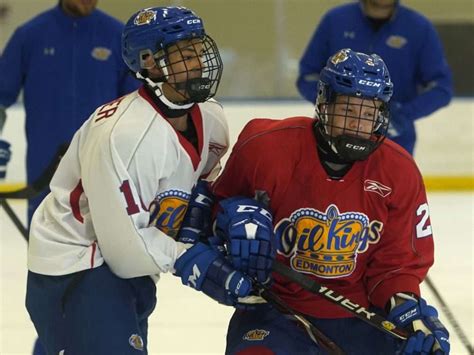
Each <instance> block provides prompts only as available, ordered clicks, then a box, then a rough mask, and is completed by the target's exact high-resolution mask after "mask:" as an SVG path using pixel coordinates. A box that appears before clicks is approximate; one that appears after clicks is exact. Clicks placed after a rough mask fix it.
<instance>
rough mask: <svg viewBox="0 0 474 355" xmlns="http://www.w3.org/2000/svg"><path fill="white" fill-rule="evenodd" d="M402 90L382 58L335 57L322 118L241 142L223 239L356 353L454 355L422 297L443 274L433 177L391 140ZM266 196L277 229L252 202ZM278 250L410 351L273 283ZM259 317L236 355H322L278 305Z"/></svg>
mask: <svg viewBox="0 0 474 355" xmlns="http://www.w3.org/2000/svg"><path fill="white" fill-rule="evenodd" d="M392 91H393V85H392V82H391V80H390V76H389V73H388V70H387V67H386V66H385V63H384V62H383V60H382V59H381V58H380V57H378V56H377V55H371V56H369V55H366V54H363V53H357V52H354V51H352V50H350V49H344V50H341V51H339V52H338V53H336V54H335V55H333V56H332V57H331V58H330V59H329V60H328V61H327V64H326V67H325V68H324V69H323V70H322V72H321V76H320V81H319V91H318V98H317V102H316V117H315V119H312V118H309V117H292V118H287V119H283V120H271V119H255V120H252V121H251V122H250V123H249V124H248V125H247V126H246V127H245V128H244V130H243V131H242V132H241V134H240V136H239V139H238V142H237V143H236V145H235V146H234V148H233V151H232V154H231V156H230V158H229V160H228V162H227V165H226V167H225V170H224V172H223V173H222V175H221V176H220V178H219V179H218V180H217V182H216V183H215V185H214V188H213V190H214V194H215V195H216V197H217V198H218V199H224V200H223V201H221V202H220V205H221V207H222V210H221V212H219V213H218V215H217V223H216V231H217V232H218V234H220V235H223V236H224V238H225V239H226V240H225V241H226V245H227V252H228V253H229V257H230V259H231V260H232V262H233V264H234V266H236V267H237V268H238V269H240V270H241V271H244V272H245V273H247V274H249V275H251V276H252V277H254V278H255V279H256V280H257V281H260V282H265V281H266V280H267V278H268V277H271V279H272V280H273V283H272V290H273V291H274V292H275V293H277V294H278V295H279V296H280V297H281V299H283V301H284V302H286V303H287V304H288V305H289V306H291V307H292V308H293V309H295V310H297V311H298V312H300V313H302V314H304V315H306V316H307V317H308V318H309V319H310V320H311V321H312V322H313V324H314V325H316V326H317V327H318V328H319V329H320V330H321V331H322V332H323V333H325V334H326V335H327V336H328V337H329V338H331V339H332V340H333V341H334V342H335V343H337V344H338V345H339V346H340V347H341V348H342V349H343V350H344V351H345V352H346V353H348V354H394V353H396V352H397V351H400V350H402V352H403V353H405V354H415V353H416V354H420V353H422V354H425V353H431V352H434V351H435V350H434V349H437V350H436V351H437V353H439V354H447V353H449V341H448V337H449V334H448V332H447V330H446V329H445V328H444V327H443V326H442V325H441V323H440V322H439V320H438V318H437V316H438V314H437V311H436V309H435V308H434V307H432V306H429V305H427V303H426V301H425V300H424V299H423V298H422V297H421V295H420V287H419V285H420V283H421V282H422V281H423V279H424V277H425V276H426V274H427V272H428V269H429V268H430V266H431V265H432V264H433V236H432V230H431V224H430V215H429V208H428V203H427V199H426V193H425V188H424V185H423V181H422V177H421V175H420V172H419V171H418V169H417V167H416V164H415V162H414V161H413V159H412V158H411V156H410V155H409V154H408V153H407V152H406V151H404V150H403V149H402V148H401V147H400V146H398V145H397V144H395V143H393V142H392V141H390V140H388V139H385V136H386V133H387V128H388V125H389V112H388V104H389V101H390V97H391V95H392ZM262 193H266V194H267V195H268V210H269V211H271V213H272V214H273V224H274V227H273V225H272V222H271V216H270V217H269V215H268V211H266V208H265V207H264V206H263V205H261V204H259V203H258V202H255V201H254V200H252V199H251V198H253V197H254V196H255V195H256V194H257V195H258V194H260V195H261V194H262ZM236 196H242V197H236ZM226 198H227V199H226ZM272 230H273V232H274V234H273V233H272ZM270 244H272V245H273V246H274V248H276V247H277V248H278V250H277V259H278V260H279V261H281V262H283V263H285V264H287V265H289V266H290V267H291V268H292V269H293V270H294V271H297V272H299V273H302V274H304V275H305V276H306V277H308V278H315V279H317V280H318V281H319V282H320V283H321V284H323V285H324V286H327V287H329V288H331V289H332V290H335V291H336V292H338V293H340V294H342V295H344V296H346V297H348V298H349V299H350V300H352V301H353V302H355V303H357V304H359V305H362V306H364V307H367V308H369V307H370V308H371V309H374V310H375V309H377V310H378V311H380V312H382V313H383V314H384V316H386V317H387V318H388V319H389V320H391V321H392V322H393V323H395V324H396V325H398V326H400V327H406V328H407V329H410V330H412V331H415V333H413V335H412V336H410V337H409V339H408V340H407V341H406V342H400V341H398V340H397V339H395V338H393V337H391V336H389V335H386V334H384V333H382V332H380V331H379V330H377V329H376V328H374V327H371V326H370V325H368V324H366V323H364V322H362V321H361V320H359V319H357V318H355V317H353V316H352V315H351V314H350V313H348V312H347V311H345V310H344V309H342V308H340V307H338V306H337V305H335V304H332V303H330V302H328V301H327V300H325V299H323V298H322V297H320V296H318V295H315V294H313V293H310V292H308V291H306V290H304V289H302V287H300V286H299V285H297V284H295V283H292V282H290V281H288V280H287V279H286V278H284V277H282V276H281V275H279V274H277V273H275V272H274V273H271V261H272V258H273V255H274V252H273V251H272V248H271V247H269V245H270ZM254 308H255V309H254V310H239V309H238V310H236V312H235V313H234V315H233V317H232V320H231V321H230V324H229V332H228V336H227V354H240V355H243V354H245V355H250V354H255V355H256V354H278V355H283V354H288V355H289V354H291V355H293V354H319V353H322V351H323V350H322V349H321V348H320V347H319V346H318V345H316V344H315V343H314V342H313V341H312V340H311V339H310V337H309V336H308V335H307V334H306V333H305V331H304V329H303V328H301V327H299V326H297V324H296V323H295V322H294V321H293V320H291V319H289V318H288V317H287V315H285V314H283V313H281V312H279V311H277V310H276V309H275V308H273V307H272V306H271V305H269V304H259V305H255V306H254Z"/></svg>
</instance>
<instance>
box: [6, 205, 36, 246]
mask: <svg viewBox="0 0 474 355" xmlns="http://www.w3.org/2000/svg"><path fill="white" fill-rule="evenodd" d="M0 206H2V207H3V209H4V210H5V212H6V213H7V215H8V217H10V219H11V221H12V222H13V224H14V225H15V227H16V228H17V229H18V231H19V232H20V234H21V235H22V237H23V238H25V240H26V242H28V239H29V238H28V229H26V228H25V226H24V225H23V223H22V222H21V221H20V219H19V218H18V216H17V215H16V214H15V212H14V211H13V209H12V208H11V207H10V205H9V204H8V202H7V201H6V200H4V199H3V198H0Z"/></svg>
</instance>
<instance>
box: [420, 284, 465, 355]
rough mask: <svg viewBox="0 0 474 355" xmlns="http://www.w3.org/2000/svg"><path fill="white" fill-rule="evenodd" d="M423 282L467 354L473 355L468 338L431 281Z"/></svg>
mask: <svg viewBox="0 0 474 355" xmlns="http://www.w3.org/2000/svg"><path fill="white" fill-rule="evenodd" d="M425 282H426V284H427V286H428V288H429V289H430V290H431V292H432V293H433V295H434V297H435V298H436V301H438V303H439V305H440V306H441V310H442V311H443V313H444V315H445V316H446V318H447V319H448V321H449V323H451V326H452V327H453V329H454V332H455V333H456V335H457V336H458V338H459V340H461V343H462V344H463V345H464V347H465V348H466V349H467V351H468V353H469V354H474V351H473V347H472V344H471V343H470V342H469V339H468V337H467V336H466V334H465V333H464V331H463V330H462V328H461V326H460V325H459V323H458V322H457V320H456V318H454V315H453V313H452V312H451V310H450V308H449V307H448V305H447V304H446V302H445V301H444V299H443V297H441V294H440V293H439V292H438V290H437V288H436V287H435V285H434V283H433V281H431V279H430V278H429V277H426V279H425Z"/></svg>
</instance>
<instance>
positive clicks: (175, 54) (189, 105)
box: [26, 7, 251, 354]
mask: <svg viewBox="0 0 474 355" xmlns="http://www.w3.org/2000/svg"><path fill="white" fill-rule="evenodd" d="M122 41H123V43H122V45H123V48H122V51H123V53H122V54H123V58H124V60H125V62H126V63H127V65H128V67H129V68H130V69H131V70H132V71H133V72H134V73H135V74H136V77H137V78H138V79H140V80H142V81H143V82H144V86H143V87H142V88H140V89H139V90H137V91H135V92H133V93H131V94H129V95H127V96H124V97H121V98H118V99H117V100H114V101H112V102H109V103H107V104H105V105H103V106H101V107H99V108H98V109H97V110H96V111H95V112H94V113H93V114H92V116H91V117H90V118H89V119H88V121H86V122H85V123H84V125H83V126H82V127H81V129H80V130H79V131H78V132H76V134H75V136H74V138H73V140H72V142H71V145H70V147H69V149H68V151H67V153H66V154H65V156H64V157H63V159H62V161H61V163H60V165H59V167H58V170H57V172H56V174H55V176H54V177H53V180H52V181H51V186H50V187H51V193H50V194H49V195H48V196H47V198H46V199H45V200H44V201H43V203H42V204H41V205H40V207H39V208H38V210H37V211H36V213H35V214H34V217H33V221H32V226H31V233H30V244H29V250H28V269H29V273H28V284H27V295H26V306H27V309H28V311H29V313H30V316H31V319H32V320H33V323H34V324H35V327H36V330H37V332H38V334H39V337H40V340H41V342H42V343H43V345H44V346H45V348H46V351H47V353H48V354H59V353H62V352H63V351H64V352H65V353H66V354H136V353H143V352H145V353H146V349H147V319H148V316H149V315H150V314H151V312H152V311H153V309H154V306H155V303H156V298H155V291H156V289H155V282H154V281H153V280H152V277H150V276H153V278H154V279H155V280H156V279H157V276H158V275H159V274H160V273H162V272H168V271H171V272H173V273H175V274H176V275H177V276H179V277H181V279H182V282H183V283H184V284H188V285H190V286H192V287H194V288H195V289H197V290H202V291H203V292H205V293H206V294H208V295H209V296H211V297H213V298H215V299H217V300H220V298H221V297H226V295H232V296H233V297H235V296H246V295H247V294H248V293H249V292H250V288H251V283H250V280H249V279H248V278H247V277H244V276H243V275H242V274H241V273H240V272H235V271H234V270H233V269H232V268H231V266H230V265H229V264H227V263H226V262H224V260H223V259H222V257H221V256H220V254H218V253H217V252H216V251H214V250H213V249H212V248H211V247H210V246H208V245H205V244H202V243H197V244H186V243H183V242H182V241H183V240H184V239H183V238H182V233H181V231H182V229H181V227H182V226H183V225H186V226H189V227H192V223H193V222H192V217H191V215H192V214H191V213H189V212H190V211H188V212H187V210H188V204H190V205H191V206H192V204H193V203H195V202H196V201H193V200H192V197H193V196H194V195H191V191H192V189H193V187H194V185H195V184H196V182H197V181H198V179H199V178H202V177H207V178H212V177H213V176H214V175H215V174H216V173H217V171H218V167H219V159H220V158H221V157H222V155H223V154H224V153H225V151H226V150H227V146H228V128H227V124H226V122H225V119H224V114H223V110H222V108H221V106H220V105H219V104H218V103H217V102H216V101H214V100H212V99H211V98H212V97H213V96H214V95H215V93H216V90H217V87H218V85H219V81H220V78H221V74H222V61H221V59H220V56H219V53H218V50H217V47H216V45H215V43H214V41H213V40H212V39H211V38H210V37H209V36H208V35H206V33H205V31H204V27H203V24H202V20H201V19H200V18H199V17H197V16H196V14H194V13H193V12H192V11H190V10H188V9H186V8H183V7H164V8H148V9H144V10H141V11H139V12H138V13H136V14H134V15H133V16H132V17H131V18H130V20H129V21H128V23H127V24H126V26H125V29H124V32H123V36H122ZM190 200H191V201H190ZM186 212H187V213H186ZM190 230H192V228H191V229H190Z"/></svg>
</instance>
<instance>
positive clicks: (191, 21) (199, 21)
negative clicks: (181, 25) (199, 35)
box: [186, 18, 201, 25]
mask: <svg viewBox="0 0 474 355" xmlns="http://www.w3.org/2000/svg"><path fill="white" fill-rule="evenodd" d="M186 23H187V24H188V25H191V24H193V23H201V20H199V19H197V18H196V19H194V20H188V21H186Z"/></svg>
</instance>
